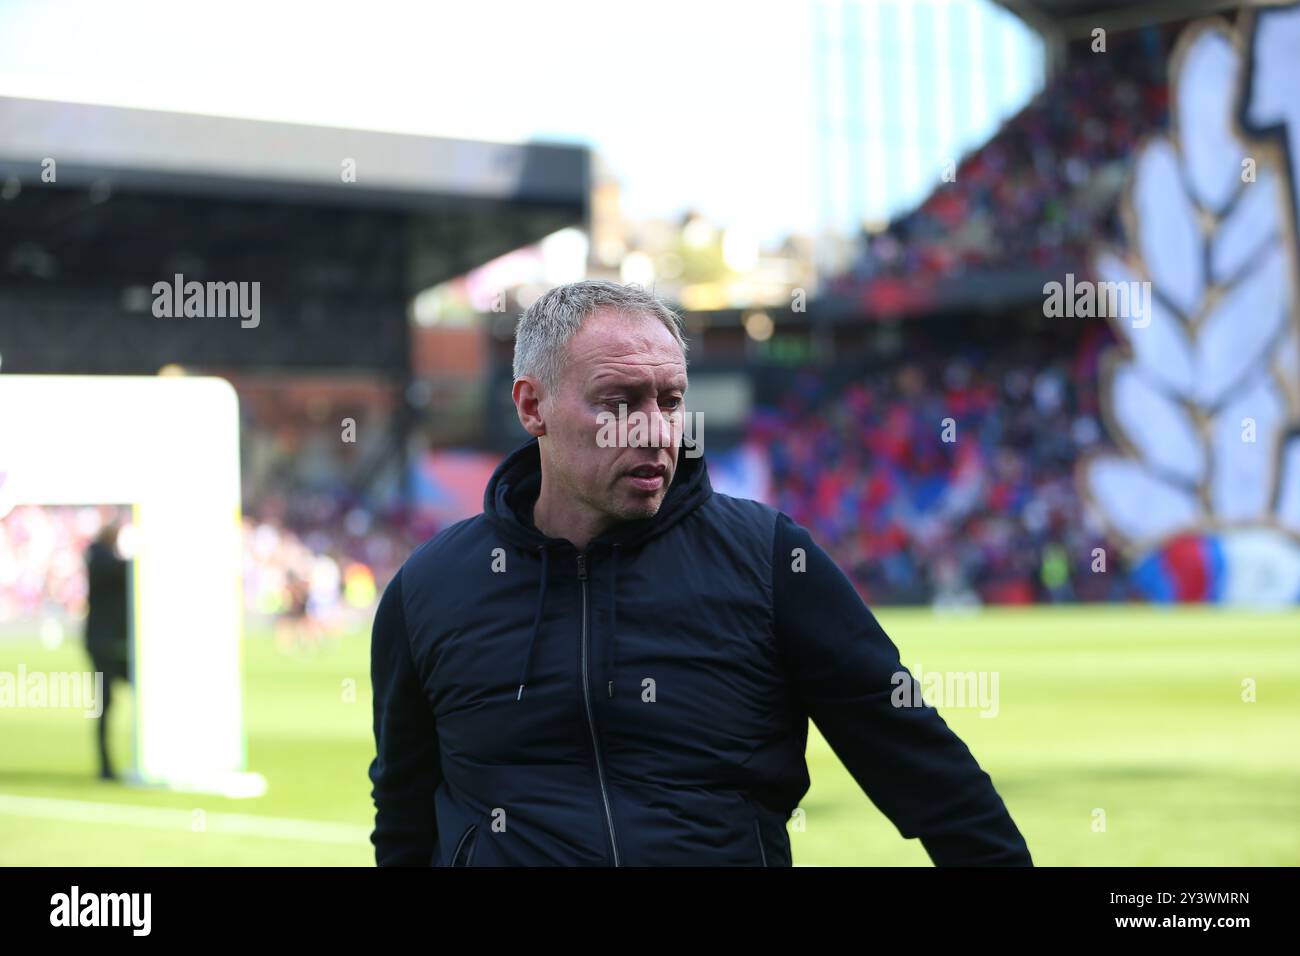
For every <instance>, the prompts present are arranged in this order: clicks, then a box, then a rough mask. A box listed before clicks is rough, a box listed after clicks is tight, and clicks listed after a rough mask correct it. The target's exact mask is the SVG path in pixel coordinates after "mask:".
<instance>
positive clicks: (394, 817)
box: [369, 571, 442, 866]
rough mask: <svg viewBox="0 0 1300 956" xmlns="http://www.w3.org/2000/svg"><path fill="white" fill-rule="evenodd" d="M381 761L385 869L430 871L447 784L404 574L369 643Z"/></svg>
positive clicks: (375, 836)
mask: <svg viewBox="0 0 1300 956" xmlns="http://www.w3.org/2000/svg"><path fill="white" fill-rule="evenodd" d="M370 682H371V686H372V688H373V690H374V730H375V758H374V760H372V761H371V763H370V773H369V775H370V782H371V783H372V784H373V788H372V790H371V791H370V795H371V797H372V799H373V800H374V803H375V829H374V832H373V833H372V834H371V836H370V840H371V842H372V843H373V844H374V846H375V863H376V864H377V865H379V866H430V865H432V864H433V862H434V860H435V854H436V852H437V840H438V827H437V819H436V815H435V813H436V811H435V804H434V793H435V792H436V791H437V789H438V785H439V783H440V782H441V780H442V771H441V761H440V756H439V751H438V731H437V727H436V726H435V723H434V718H433V713H432V711H431V710H430V708H429V702H428V700H427V698H426V697H425V695H424V690H423V688H422V687H421V685H420V680H419V677H418V675H417V673H416V670H415V663H414V661H413V659H412V657H411V644H410V638H409V636H408V634H407V630H406V614H405V611H404V609H403V601H402V572H401V571H398V573H397V574H396V575H395V576H394V577H393V580H392V581H390V582H389V584H388V587H387V588H385V589H384V593H383V596H382V597H381V598H380V600H379V606H378V608H377V609H376V611H375V624H374V630H373V632H372V634H371V639H370Z"/></svg>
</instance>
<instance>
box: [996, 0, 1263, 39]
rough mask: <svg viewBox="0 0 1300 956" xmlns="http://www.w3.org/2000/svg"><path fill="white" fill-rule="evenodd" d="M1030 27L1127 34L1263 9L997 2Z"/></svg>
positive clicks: (1181, 3) (1195, 1)
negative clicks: (1138, 29) (1211, 15)
mask: <svg viewBox="0 0 1300 956" xmlns="http://www.w3.org/2000/svg"><path fill="white" fill-rule="evenodd" d="M996 2H997V3H999V4H1001V5H1002V6H1003V7H1006V9H1007V10H1009V11H1011V12H1012V13H1014V14H1015V15H1016V16H1017V17H1019V18H1020V19H1021V20H1023V21H1024V22H1025V23H1027V24H1029V26H1031V27H1033V28H1034V29H1036V30H1038V31H1039V32H1042V33H1054V34H1058V35H1062V36H1064V37H1066V38H1069V37H1074V36H1080V35H1083V34H1087V33H1089V32H1091V31H1092V30H1093V29H1094V28H1095V27H1104V28H1106V29H1109V30H1129V29H1133V28H1135V27H1139V26H1142V25H1144V24H1148V23H1161V22H1163V21H1166V20H1184V19H1187V18H1188V17H1197V16H1203V15H1205V14H1208V13H1213V12H1215V11H1219V10H1233V9H1239V8H1241V7H1248V6H1262V5H1263V2H1262V0H1145V2H1142V0H1139V2H1136V3H1134V2H1132V0H996Z"/></svg>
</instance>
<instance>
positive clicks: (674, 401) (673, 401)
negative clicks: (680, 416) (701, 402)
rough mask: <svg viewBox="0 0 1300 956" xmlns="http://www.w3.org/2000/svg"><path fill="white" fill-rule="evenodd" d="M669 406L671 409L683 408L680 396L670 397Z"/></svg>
mask: <svg viewBox="0 0 1300 956" xmlns="http://www.w3.org/2000/svg"><path fill="white" fill-rule="evenodd" d="M668 407H669V408H671V409H678V408H681V407H682V400H681V399H680V398H670V399H668Z"/></svg>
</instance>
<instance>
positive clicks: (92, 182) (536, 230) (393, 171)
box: [0, 96, 590, 285]
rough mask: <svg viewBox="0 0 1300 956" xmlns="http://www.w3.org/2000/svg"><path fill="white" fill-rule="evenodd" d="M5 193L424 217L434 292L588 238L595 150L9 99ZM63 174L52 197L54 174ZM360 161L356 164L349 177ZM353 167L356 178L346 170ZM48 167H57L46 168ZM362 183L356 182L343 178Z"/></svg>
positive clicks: (0, 166) (0, 147)
mask: <svg viewBox="0 0 1300 956" xmlns="http://www.w3.org/2000/svg"><path fill="white" fill-rule="evenodd" d="M0 129H2V130H4V136H2V137H0V180H4V179H7V178H10V177H14V178H16V179H17V180H18V182H19V183H20V184H21V187H22V188H23V189H24V190H27V189H28V188H29V187H30V188H31V189H33V190H36V191H38V192H39V191H41V190H45V189H51V188H58V189H60V190H66V189H73V190H77V189H83V188H91V189H92V190H93V189H96V188H98V189H101V190H103V191H105V192H111V194H112V195H114V196H116V195H121V194H128V193H130V194H136V195H141V194H143V195H149V194H152V195H168V194H170V195H174V196H184V197H191V198H201V197H208V198H212V199H228V200H253V201H269V202H273V203H277V204H302V205H307V206H313V207H317V208H331V207H333V208H338V209H353V210H357V211H361V210H371V211H376V212H378V211H382V210H388V211H391V212H395V213H399V214H404V215H408V216H420V217H423V219H424V220H426V221H428V222H430V223H433V224H436V227H437V229H438V231H439V234H440V235H442V236H443V237H444V238H443V241H442V242H441V243H440V245H439V247H438V249H437V255H436V257H429V256H426V257H424V259H423V260H422V263H421V265H422V268H420V269H419V270H418V271H419V273H420V274H419V276H418V281H419V284H421V285H431V284H434V283H436V282H440V281H442V280H444V279H448V278H452V277H454V276H457V275H461V274H463V273H465V272H468V271H469V270H470V269H473V268H475V267H476V266H479V265H482V264H483V263H485V262H488V261H490V260H491V259H494V258H496V257H497V256H499V255H503V254H504V253H507V252H510V251H511V250H514V249H518V248H520V247H522V246H526V245H528V244H530V243H533V242H536V241H538V240H540V239H542V238H544V237H545V236H547V235H549V234H551V233H553V232H556V231H558V230H560V229H563V228H565V227H567V226H574V225H585V221H586V217H587V208H588V176H589V172H588V170H589V163H590V154H589V152H588V150H587V149H586V148H585V147H583V146H568V145H553V144H545V143H524V144H510V143H489V142H478V141H472V140H458V139H444V138H439V137H433V136H413V135H409V134H400V133H383V132H374V131H368V130H353V129H338V128H332V127H321V126H308V125H304V124H298V123H278V122H267V121H263V120H248V119H235V118H231V117H222V116H201V115H194V114H188V113H170V112H163V111H157V110H143V109H131V108H125V107H117V106H98V105H89V104H84V103H64V102H56V101H52V100H35V99H19V98H15V97H4V96H0ZM47 158H49V159H53V160H54V161H55V163H56V165H55V170H56V175H57V179H56V182H55V183H53V184H50V183H47V181H46V179H44V178H42V162H43V161H44V160H46V159H47ZM349 161H351V162H350V163H349ZM345 164H347V165H346V166H345ZM47 165H48V164H47ZM347 168H350V169H353V170H355V176H354V177H351V179H348V178H346V177H345V176H344V172H345V169H347Z"/></svg>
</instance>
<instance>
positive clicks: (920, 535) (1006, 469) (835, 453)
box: [747, 340, 1133, 605]
mask: <svg viewBox="0 0 1300 956" xmlns="http://www.w3.org/2000/svg"><path fill="white" fill-rule="evenodd" d="M1099 345H1100V342H1099V341H1093V342H1091V343H1089V344H1087V345H1085V346H1084V347H1082V348H1081V349H1080V350H1078V351H1077V352H1076V353H1074V354H1068V353H1065V354H1063V353H1060V352H1058V351H1057V350H1056V349H1054V348H1052V347H1048V346H1046V345H1042V344H1039V343H1035V341H1033V340H1025V341H1021V342H1018V343H1015V344H1014V345H1012V344H1005V345H1001V346H999V347H998V348H997V349H994V350H989V349H976V348H964V349H957V350H951V349H949V350H944V349H941V348H935V349H933V350H917V351H915V352H913V353H911V354H913V355H914V356H915V357H913V358H909V359H907V360H904V361H902V362H901V363H891V364H889V365H887V366H884V367H882V368H878V369H873V370H864V372H863V373H862V374H861V375H860V376H858V377H857V378H856V379H855V380H854V381H853V382H851V383H850V384H849V385H848V386H846V387H842V388H828V387H827V386H826V384H825V379H824V378H821V377H818V376H815V375H812V374H809V373H805V374H803V375H801V376H800V377H799V378H798V380H797V382H796V383H795V385H794V387H793V388H791V389H790V390H789V392H788V393H787V394H786V395H785V397H784V398H783V399H782V400H781V401H780V402H779V404H778V405H776V406H775V407H771V406H769V407H764V408H761V409H759V410H758V412H757V413H756V414H755V416H754V418H753V420H752V422H751V424H750V427H749V430H748V435H747V439H748V440H749V441H752V442H754V443H757V444H760V445H762V446H765V447H766V448H767V449H768V451H769V455H770V463H771V483H772V489H773V496H774V499H775V500H774V502H773V503H774V504H775V506H776V507H778V508H779V509H780V510H782V511H784V512H786V513H787V514H789V515H790V516H791V517H792V518H793V519H794V520H796V521H798V522H800V523H801V524H803V525H805V526H806V527H808V529H809V530H810V531H811V532H812V534H813V537H814V539H815V540H817V541H818V542H819V543H820V544H821V545H822V546H823V547H825V548H826V549H827V550H828V551H829V552H830V553H831V555H832V556H833V557H834V558H835V559H836V561H837V563H839V565H840V567H841V568H843V569H844V570H845V572H846V573H848V574H849V575H850V577H851V578H852V579H853V581H854V583H855V584H856V585H857V587H858V588H859V591H860V593H861V594H862V595H863V598H864V599H865V600H867V601H869V602H877V603H937V604H946V605H963V604H984V603H998V604H1016V603H1028V602H1033V601H1096V600H1111V599H1123V598H1126V597H1131V596H1133V595H1131V593H1130V591H1129V585H1128V583H1127V580H1126V579H1125V578H1124V576H1123V575H1122V573H1120V574H1117V573H1113V572H1115V571H1117V569H1116V568H1115V567H1114V566H1113V564H1108V565H1107V567H1108V568H1109V569H1110V571H1111V572H1112V573H1105V574H1103V573H1095V572H1094V571H1093V566H1094V550H1093V549H1095V548H1106V547H1107V544H1106V541H1105V540H1104V539H1103V538H1102V536H1101V529H1100V526H1099V525H1097V524H1096V523H1095V522H1094V521H1093V520H1092V518H1091V516H1090V515H1089V514H1088V512H1087V509H1086V507H1085V505H1084V502H1083V501H1082V500H1081V498H1080V496H1079V493H1078V491H1077V487H1076V484H1075V475H1074V470H1075V463H1076V462H1077V461H1078V459H1079V456H1080V455H1081V454H1082V453H1084V452H1085V451H1087V450H1088V449H1089V448H1092V447H1094V446H1096V445H1097V444H1098V443H1099V442H1101V441H1102V440H1103V436H1102V432H1101V426H1100V424H1099V418H1098V408H1097V395H1096V361H1097V349H1098V347H1099Z"/></svg>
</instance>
